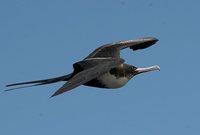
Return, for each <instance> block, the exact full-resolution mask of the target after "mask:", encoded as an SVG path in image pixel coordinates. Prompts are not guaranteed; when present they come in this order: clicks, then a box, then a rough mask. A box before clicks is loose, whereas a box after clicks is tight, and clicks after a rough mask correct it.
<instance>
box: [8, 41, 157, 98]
mask: <svg viewBox="0 0 200 135" xmlns="http://www.w3.org/2000/svg"><path fill="white" fill-rule="evenodd" d="M157 41H158V39H157V38H140V39H134V40H126V41H120V42H114V43H110V44H106V45H103V46H101V47H99V48H97V49H96V50H94V51H93V52H92V53H91V54H89V55H88V56H87V57H86V58H85V59H83V60H82V61H79V62H76V63H74V64H73V68H74V71H73V72H72V73H71V74H68V75H64V76H60V77H56V78H51V79H44V80H36V81H29V82H22V83H14V84H9V85H6V87H11V86H19V87H15V88H10V89H7V90H6V91H9V90H15V89H20V88H25V87H31V86H38V85H46V84H50V83H56V82H60V81H67V82H66V83H65V84H64V85H63V86H62V87H61V88H59V89H58V90H57V91H56V92H55V93H54V94H53V95H52V96H51V97H53V96H57V95H59V94H62V93H64V92H67V91H69V90H72V89H74V88H76V87H78V86H80V85H86V86H92V87H99V88H120V87H122V86H124V85H125V84H126V83H127V82H128V81H129V80H130V79H131V78H132V77H134V76H135V75H137V74H140V73H144V72H149V71H153V70H160V67H159V66H151V67H147V68H138V67H136V66H132V65H129V64H126V63H124V62H125V61H124V59H122V58H120V51H121V50H123V49H125V48H130V49H132V50H133V51H136V50H139V49H144V48H147V47H150V46H152V45H153V44H155V43H156V42H157ZM28 84H29V85H28Z"/></svg>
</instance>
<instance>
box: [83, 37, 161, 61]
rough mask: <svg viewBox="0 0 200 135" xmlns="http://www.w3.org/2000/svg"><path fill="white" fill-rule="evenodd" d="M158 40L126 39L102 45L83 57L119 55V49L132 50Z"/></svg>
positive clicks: (148, 45)
mask: <svg viewBox="0 0 200 135" xmlns="http://www.w3.org/2000/svg"><path fill="white" fill-rule="evenodd" d="M157 41H158V39H156V38H141V39H135V40H126V41H120V42H115V43H111V44H106V45H103V46H101V47H99V48H97V49H96V50H95V51H94V52H92V53H91V54H90V55H88V56H87V57H86V58H85V59H89V58H102V57H114V58H119V57H120V50H122V49H125V48H128V47H129V48H130V49H132V50H133V51H135V50H138V49H144V48H147V47H150V46H151V45H153V44H155V43H156V42H157Z"/></svg>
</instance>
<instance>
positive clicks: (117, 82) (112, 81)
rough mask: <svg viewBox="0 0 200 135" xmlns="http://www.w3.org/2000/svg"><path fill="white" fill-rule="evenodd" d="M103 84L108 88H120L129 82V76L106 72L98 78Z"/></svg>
mask: <svg viewBox="0 0 200 135" xmlns="http://www.w3.org/2000/svg"><path fill="white" fill-rule="evenodd" d="M97 80H98V81H99V82H101V84H103V85H104V86H105V87H106V88H119V87H122V86H124V85H125V84H126V83H127V82H128V78H126V77H124V76H123V77H116V76H115V75H113V74H110V73H109V72H108V73H105V74H103V75H101V76H99V77H98V78H97Z"/></svg>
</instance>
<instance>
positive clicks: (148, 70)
mask: <svg viewBox="0 0 200 135" xmlns="http://www.w3.org/2000/svg"><path fill="white" fill-rule="evenodd" d="M154 70H160V67H159V66H151V67H147V68H137V69H136V70H135V71H136V72H137V73H138V74H140V73H144V72H150V71H154Z"/></svg>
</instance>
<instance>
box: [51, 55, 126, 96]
mask: <svg viewBox="0 0 200 135" xmlns="http://www.w3.org/2000/svg"><path fill="white" fill-rule="evenodd" d="M95 63H96V65H95V66H93V67H90V68H88V69H85V70H83V71H81V72H79V73H77V74H76V75H74V76H73V77H72V78H71V79H70V80H69V81H68V82H66V83H65V84H64V85H63V86H62V87H61V88H60V89H58V90H57V91H56V92H55V93H54V94H53V95H52V97H53V96H57V95H59V94H62V93H64V92H67V91H69V90H72V89H73V88H76V87H78V86H80V85H82V84H85V83H86V82H88V81H90V80H92V79H94V78H96V77H98V76H99V75H101V74H104V73H106V72H108V71H109V70H110V69H112V68H114V67H116V66H119V65H120V64H122V63H124V60H123V59H114V58H111V59H110V58H108V59H104V61H102V60H101V62H98V60H96V61H95Z"/></svg>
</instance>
